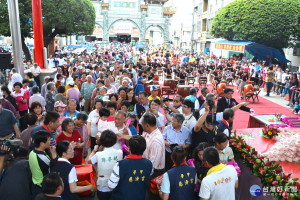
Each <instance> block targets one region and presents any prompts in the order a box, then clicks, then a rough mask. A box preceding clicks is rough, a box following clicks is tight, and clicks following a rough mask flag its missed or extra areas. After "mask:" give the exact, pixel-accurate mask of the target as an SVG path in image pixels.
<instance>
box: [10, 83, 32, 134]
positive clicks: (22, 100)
mask: <svg viewBox="0 0 300 200" xmlns="http://www.w3.org/2000/svg"><path fill="white" fill-rule="evenodd" d="M13 86H14V89H15V91H14V92H13V93H12V95H11V96H13V97H14V98H15V100H16V104H17V106H18V110H19V115H20V130H21V131H23V130H25V129H26V128H27V126H26V123H25V121H24V116H25V115H26V114H27V113H28V99H29V96H28V93H27V92H26V91H24V90H21V88H22V84H21V83H19V82H16V83H15V84H14V85H13Z"/></svg>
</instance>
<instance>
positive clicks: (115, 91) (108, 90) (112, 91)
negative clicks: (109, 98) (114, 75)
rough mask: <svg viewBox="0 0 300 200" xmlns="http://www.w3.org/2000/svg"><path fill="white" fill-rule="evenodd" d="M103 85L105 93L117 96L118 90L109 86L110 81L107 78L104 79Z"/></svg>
mask: <svg viewBox="0 0 300 200" xmlns="http://www.w3.org/2000/svg"><path fill="white" fill-rule="evenodd" d="M104 85H105V87H106V88H107V93H116V94H118V90H117V88H116V87H115V86H114V85H112V84H111V81H110V80H109V78H106V79H105V80H104Z"/></svg>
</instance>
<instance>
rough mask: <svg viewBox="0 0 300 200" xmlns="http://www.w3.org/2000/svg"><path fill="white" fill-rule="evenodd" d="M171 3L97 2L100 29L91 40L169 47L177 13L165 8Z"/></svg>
mask: <svg viewBox="0 0 300 200" xmlns="http://www.w3.org/2000/svg"><path fill="white" fill-rule="evenodd" d="M167 1H168V0H103V1H99V0H93V1H92V3H93V5H94V7H95V10H96V26H95V30H94V33H93V35H92V36H91V40H101V41H103V42H104V43H108V42H111V41H119V42H126V43H128V42H130V41H133V40H134V41H139V42H148V43H165V44H169V43H170V42H171V41H170V31H169V24H170V18H171V17H172V15H173V14H174V13H175V11H173V10H170V8H168V7H165V6H164V4H165V3H166V2H167ZM158 32H161V33H160V34H159V33H158ZM154 38H157V40H156V41H153V40H154Z"/></svg>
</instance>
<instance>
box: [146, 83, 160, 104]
mask: <svg viewBox="0 0 300 200" xmlns="http://www.w3.org/2000/svg"><path fill="white" fill-rule="evenodd" d="M150 91H151V95H150V96H149V97H148V99H149V100H150V101H151V100H152V99H158V100H160V97H159V96H158V91H159V87H158V86H156V85H151V88H150Z"/></svg>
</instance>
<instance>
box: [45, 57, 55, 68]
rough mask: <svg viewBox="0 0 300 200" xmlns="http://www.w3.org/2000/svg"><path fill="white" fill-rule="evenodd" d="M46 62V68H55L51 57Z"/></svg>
mask: <svg viewBox="0 0 300 200" xmlns="http://www.w3.org/2000/svg"><path fill="white" fill-rule="evenodd" d="M47 62H48V68H55V62H54V59H53V58H52V55H50V57H49V58H48V59H47Z"/></svg>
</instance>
